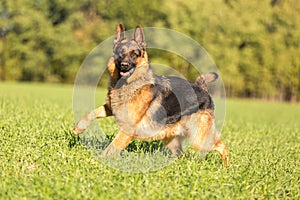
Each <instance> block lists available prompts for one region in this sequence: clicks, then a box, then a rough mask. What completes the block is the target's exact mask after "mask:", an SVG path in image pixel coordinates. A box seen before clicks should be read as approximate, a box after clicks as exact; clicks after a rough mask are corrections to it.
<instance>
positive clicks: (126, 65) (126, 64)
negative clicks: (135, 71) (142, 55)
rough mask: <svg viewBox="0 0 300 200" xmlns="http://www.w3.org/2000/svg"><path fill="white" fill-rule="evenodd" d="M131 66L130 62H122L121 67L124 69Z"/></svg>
mask: <svg viewBox="0 0 300 200" xmlns="http://www.w3.org/2000/svg"><path fill="white" fill-rule="evenodd" d="M128 67H129V63H128V62H121V68H122V69H125V70H126V69H127V68H128Z"/></svg>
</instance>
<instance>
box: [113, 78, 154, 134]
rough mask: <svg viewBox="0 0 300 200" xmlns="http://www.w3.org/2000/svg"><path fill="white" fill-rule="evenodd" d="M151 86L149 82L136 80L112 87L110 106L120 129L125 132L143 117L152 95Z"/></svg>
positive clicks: (131, 128) (130, 129)
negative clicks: (132, 82)
mask: <svg viewBox="0 0 300 200" xmlns="http://www.w3.org/2000/svg"><path fill="white" fill-rule="evenodd" d="M152 86H153V84H152V83H151V82H148V81H138V82H135V83H134V84H123V85H121V86H119V87H117V88H115V89H114V91H113V93H112V96H111V106H112V110H113V114H114V116H115V119H116V122H117V124H118V126H119V128H120V129H123V130H124V131H126V132H128V131H132V130H133V129H134V127H136V125H137V124H138V123H139V122H140V121H141V120H142V118H144V115H145V113H146V112H147V109H148V107H149V105H150V104H151V101H152V99H153V97H154V94H153V92H152Z"/></svg>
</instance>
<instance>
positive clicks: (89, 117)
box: [73, 104, 112, 135]
mask: <svg viewBox="0 0 300 200" xmlns="http://www.w3.org/2000/svg"><path fill="white" fill-rule="evenodd" d="M108 116H112V111H111V109H110V107H109V106H108V105H107V104H104V105H102V106H100V107H99V108H96V109H95V110H92V111H90V112H88V113H87V114H86V115H85V116H84V117H83V118H81V119H80V120H79V121H78V122H77V124H76V125H75V127H74V129H73V134H74V135H78V134H80V133H82V132H83V131H84V130H85V129H87V127H88V126H89V125H90V124H91V123H92V122H93V121H94V120H95V119H96V118H104V117H108Z"/></svg>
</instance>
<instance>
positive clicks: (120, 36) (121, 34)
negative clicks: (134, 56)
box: [114, 24, 126, 44]
mask: <svg viewBox="0 0 300 200" xmlns="http://www.w3.org/2000/svg"><path fill="white" fill-rule="evenodd" d="M124 39H126V36H125V27H124V25H123V24H119V25H118V26H117V30H116V37H115V40H114V44H116V43H118V42H120V41H122V40H124Z"/></svg>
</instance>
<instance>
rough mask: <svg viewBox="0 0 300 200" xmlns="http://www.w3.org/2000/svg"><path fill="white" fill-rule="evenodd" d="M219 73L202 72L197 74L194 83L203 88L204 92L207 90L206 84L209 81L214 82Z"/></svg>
mask: <svg viewBox="0 0 300 200" xmlns="http://www.w3.org/2000/svg"><path fill="white" fill-rule="evenodd" d="M218 77H219V75H218V74H217V73H216V72H208V73H206V74H202V75H200V76H198V78H197V79H196V81H195V83H196V84H197V85H198V86H200V87H201V88H202V89H204V90H205V91H206V92H208V87H207V84H208V83H210V82H214V81H215V80H217V79H218Z"/></svg>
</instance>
